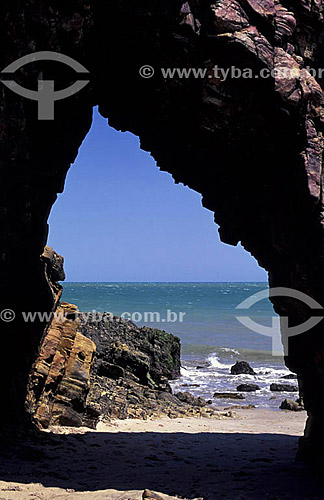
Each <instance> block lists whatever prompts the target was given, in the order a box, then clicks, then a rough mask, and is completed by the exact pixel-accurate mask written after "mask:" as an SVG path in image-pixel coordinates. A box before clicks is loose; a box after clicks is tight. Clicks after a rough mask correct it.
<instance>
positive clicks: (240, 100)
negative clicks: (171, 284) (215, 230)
mask: <svg viewBox="0 0 324 500" xmlns="http://www.w3.org/2000/svg"><path fill="white" fill-rule="evenodd" d="M323 11H324V5H323V3H322V2H321V1H316V2H314V1H313V0H294V1H290V0H285V1H284V0H282V1H279V0H216V1H208V0H192V1H188V2H184V1H176V0H163V1H159V0H156V1H152V0H138V1H136V2H134V1H129V0H113V1H110V2H104V1H102V2H100V1H97V2H90V1H89V2H87V1H82V0H81V1H80V0H78V1H76V0H74V1H73V0H71V1H70V2H61V1H51V0H49V1H48V2H46V3H44V2H40V1H33V0H31V1H30V2H28V3H23V2H18V1H16V0H15V1H13V0H10V2H9V0H4V1H3V2H2V3H1V6H0V14H1V16H0V19H1V21H0V22H1V30H0V33H1V42H2V43H1V44H0V53H1V68H2V67H3V68H4V67H6V66H7V65H8V64H9V63H11V62H13V61H14V60H16V59H17V58H19V57H21V56H23V55H25V54H26V53H30V52H35V51H41V50H51V51H57V52H61V53H63V54H66V55H68V56H71V57H73V58H75V59H76V60H77V61H79V62H80V63H82V64H83V65H84V66H85V67H86V68H87V69H88V70H89V71H90V72H91V83H90V84H89V85H88V86H87V87H86V88H85V89H84V90H83V91H81V92H79V93H78V94H76V95H75V96H73V97H71V98H69V99H66V100H64V101H59V102H56V103H55V120H54V121H48V122H44V121H38V120H37V104H36V103H35V102H31V101H28V100H26V99H24V98H22V97H19V96H18V95H16V94H14V93H13V92H11V91H10V90H9V89H7V88H6V87H5V86H3V85H1V86H0V92H1V94H0V98H1V118H0V119H1V164H0V168H1V170H0V175H1V182H0V219H1V226H0V241H1V252H0V255H1V261H0V276H1V297H2V298H1V307H0V309H5V308H9V309H12V310H15V311H17V315H16V320H15V321H13V322H11V323H3V322H2V324H1V329H2V338H1V342H2V352H6V353H10V354H11V355H9V356H6V359H8V362H9V361H10V363H11V366H12V359H13V358H14V359H15V362H14V368H11V369H9V368H8V366H6V363H3V364H2V365H1V368H0V371H1V372H0V380H1V382H0V384H1V387H0V388H1V394H2V395H3V396H2V397H3V398H4V400H5V401H6V402H7V405H6V406H4V407H5V408H6V410H4V411H3V412H2V414H1V418H2V419H8V418H9V419H12V417H13V416H14V417H19V418H20V417H21V415H22V414H23V401H24V394H25V387H26V379H27V376H28V372H29V369H30V366H31V364H32V363H33V361H34V359H35V355H36V353H37V349H38V346H39V343H40V339H41V338H42V335H43V332H44V327H45V326H46V325H44V322H41V321H38V322H35V323H33V324H32V325H31V324H26V323H25V322H24V321H23V320H22V318H21V315H20V312H21V311H38V310H41V311H43V310H46V311H50V310H52V309H53V308H54V307H55V300H54V298H53V293H52V291H51V289H50V287H49V284H48V280H47V279H46V276H45V269H44V260H42V259H40V257H39V256H40V255H41V254H42V252H43V249H44V245H45V244H46V239H47V218H48V214H49V212H50V209H51V206H52V204H53V203H54V201H55V199H56V195H57V193H58V192H62V190H63V188H64V180H65V175H66V172H67V170H68V168H69V166H70V164H71V162H73V161H74V159H75V157H76V155H77V152H78V148H79V146H80V144H81V142H82V140H83V139H84V137H85V135H86V133H87V131H88V130H89V128H90V125H91V112H92V106H93V105H96V104H98V105H99V110H100V113H101V114H102V115H103V116H104V117H107V118H109V123H110V125H111V126H113V127H115V128H116V129H118V130H123V131H125V130H128V131H131V132H133V133H134V134H136V135H138V136H139V137H140V139H141V146H142V148H143V149H145V150H147V151H150V152H151V154H152V156H153V157H154V158H155V160H156V161H157V164H158V166H159V167H160V168H161V169H162V170H166V171H168V172H170V173H171V174H172V175H173V177H174V179H175V181H176V182H183V183H184V184H186V185H188V186H189V187H191V188H192V189H195V190H196V191H198V192H199V193H201V194H202V196H203V204H204V206H205V207H207V208H209V209H210V210H212V211H214V213H215V220H216V222H217V223H218V224H219V225H220V237H221V239H222V241H224V242H226V243H229V244H233V245H236V244H237V243H238V242H241V243H242V244H243V246H244V247H245V248H246V249H247V250H248V251H249V252H251V253H252V254H253V255H254V256H255V257H256V258H257V260H258V262H259V263H260V265H261V266H263V267H264V268H265V269H267V270H268V271H269V276H270V284H271V285H272V286H287V287H292V288H296V289H297V290H301V291H303V292H306V293H307V294H309V295H310V296H312V297H313V298H315V299H316V300H317V301H318V302H320V303H324V293H323V228H322V220H323V199H322V198H323V189H322V153H323V93H322V82H323V78H322V74H321V73H315V74H314V73H313V71H312V70H315V72H316V71H317V70H318V69H320V68H321V67H322V66H323V47H322V40H323ZM144 65H150V66H152V67H153V68H154V70H155V75H154V76H153V77H152V78H142V77H141V76H140V73H139V69H140V68H141V67H142V66H144ZM215 66H216V67H217V68H222V69H224V70H228V69H231V67H232V66H234V67H236V68H240V69H241V70H244V69H246V68H248V69H249V70H251V71H252V73H253V77H250V78H233V77H232V78H223V77H222V76H220V75H219V73H217V72H216V73H215V71H214V68H215ZM161 68H164V69H165V68H171V69H172V68H205V69H206V68H207V71H206V73H205V75H204V77H200V78H193V77H192V76H191V77H190V78H181V77H180V76H179V74H178V75H176V76H174V77H173V78H168V77H166V75H165V74H163V73H162V71H161ZM40 70H43V74H47V75H48V76H49V77H51V79H53V73H49V72H50V71H53V70H52V69H48V68H47V67H46V68H45V67H42V64H41V63H38V65H31V66H30V70H29V71H27V70H26V68H24V72H23V73H21V74H20V76H19V79H20V81H21V83H23V84H24V85H25V86H28V85H29V87H30V88H36V80H37V78H38V75H39V72H40ZM261 70H264V71H268V72H272V75H273V76H272V77H269V78H262V77H260V71H261ZM275 70H276V71H275ZM255 76H258V78H255ZM73 78H74V77H73V76H72V75H71V74H70V73H69V72H68V71H67V70H66V68H65V67H63V66H62V65H58V66H57V70H56V72H55V80H56V85H57V86H58V87H61V88H62V87H65V86H66V85H67V84H69V83H71V81H72V80H73ZM73 81H74V80H73ZM89 182H91V170H89ZM275 307H276V310H277V311H278V312H279V313H280V314H285V315H288V316H289V318H290V321H291V324H298V323H299V322H302V321H304V319H305V318H307V316H308V314H309V313H308V311H307V310H306V309H303V306H302V305H301V304H297V303H296V302H295V301H290V300H287V299H280V298H278V299H276V301H275ZM323 360H324V340H323V335H322V326H321V324H320V325H319V326H318V327H317V328H314V329H313V330H311V331H308V332H307V333H305V334H303V335H300V336H298V337H295V338H292V339H290V345H289V355H288V357H287V364H288V366H289V367H290V368H291V369H292V370H294V371H296V372H297V373H298V376H299V383H300V388H301V391H302V393H303V396H304V399H305V405H306V408H307V409H308V411H309V413H310V414H311V417H312V418H311V421H312V422H313V424H312V425H309V428H308V431H307V432H308V434H307V436H308V438H307V439H308V440H306V441H304V444H305V446H308V445H310V446H311V444H312V433H313V429H314V432H315V435H316V437H317V438H318V437H319V434H321V433H323V428H322V425H321V424H317V422H318V420H319V418H320V416H321V415H322V412H323V405H324V403H323V401H324V398H322V397H319V394H321V393H323V392H324V361H323ZM317 440H318V439H317ZM315 441H316V439H315Z"/></svg>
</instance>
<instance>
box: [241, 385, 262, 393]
mask: <svg viewBox="0 0 324 500" xmlns="http://www.w3.org/2000/svg"><path fill="white" fill-rule="evenodd" d="M260 389H261V387H259V386H258V385H256V384H240V385H238V386H237V387H236V390H237V391H239V392H255V391H259V390H260Z"/></svg>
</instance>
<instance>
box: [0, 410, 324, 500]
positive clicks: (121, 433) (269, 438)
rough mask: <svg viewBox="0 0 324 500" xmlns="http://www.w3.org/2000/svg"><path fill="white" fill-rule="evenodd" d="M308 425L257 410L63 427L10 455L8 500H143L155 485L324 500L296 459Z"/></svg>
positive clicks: (218, 495)
mask: <svg viewBox="0 0 324 500" xmlns="http://www.w3.org/2000/svg"><path fill="white" fill-rule="evenodd" d="M305 418H306V413H305V412H300V413H293V412H285V411H277V412H276V411H269V410H257V409H256V410H238V411H237V418H235V419H231V418H227V419H222V420H217V419H202V418H201V419H196V418H190V419H189V418H186V419H176V420H170V419H168V418H164V419H161V420H153V421H139V420H124V421H116V422H114V423H112V424H102V423H101V424H99V426H98V429H97V430H96V431H89V430H88V429H77V430H72V431H71V429H67V428H60V429H54V434H53V433H49V432H44V433H42V436H41V437H42V439H41V440H40V439H39V438H38V439H35V438H31V439H30V441H29V442H25V443H24V444H20V445H19V446H18V445H15V446H13V447H12V448H11V449H10V450H8V452H7V453H6V455H5V456H4V457H2V459H1V462H2V463H1V476H0V478H1V481H0V500H3V499H5V500H17V499H32V498H40V499H44V500H47V499H55V500H56V499H62V500H63V499H68V500H74V499H79V498H80V499H88V498H89V500H97V499H98V500H102V499H106V500H117V499H118V500H121V499H132V500H133V499H136V500H137V499H140V498H142V492H143V490H144V489H145V488H149V489H151V490H153V491H155V492H162V493H163V494H168V495H171V496H172V495H175V494H177V495H179V496H181V497H185V498H197V497H203V498H204V500H218V499H222V500H240V499H244V500H245V499H249V500H261V499H267V500H277V499H280V500H283V499H285V500H294V499H300V500H301V499H303V500H306V499H307V500H313V499H323V497H324V494H323V491H324V489H323V487H322V486H321V484H319V479H318V478H316V477H315V475H314V474H312V473H311V472H309V471H308V470H307V469H306V468H305V466H304V465H303V464H300V463H297V462H296V461H295V460H294V457H295V453H296V450H297V441H298V437H299V436H301V435H302V433H303V428H304V423H305ZM163 498H168V497H164V496H163Z"/></svg>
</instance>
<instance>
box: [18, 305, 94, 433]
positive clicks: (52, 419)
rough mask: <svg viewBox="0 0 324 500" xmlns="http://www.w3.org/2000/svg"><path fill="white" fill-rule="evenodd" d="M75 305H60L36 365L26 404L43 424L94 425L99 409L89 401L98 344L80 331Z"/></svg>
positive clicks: (37, 420) (35, 418) (45, 425)
mask: <svg viewBox="0 0 324 500" xmlns="http://www.w3.org/2000/svg"><path fill="white" fill-rule="evenodd" d="M77 313H78V310H77V307H76V306H73V305H72V304H67V303H65V302H63V303H62V304H61V305H60V306H59V307H58V309H57V311H56V313H55V316H54V319H53V321H52V324H51V326H50V328H49V329H48V331H47V333H46V335H45V338H44V340H43V343H42V345H41V349H40V353H39V356H38V358H37V360H36V363H35V365H34V367H33V370H32V373H31V376H30V382H29V391H28V395H27V400H26V405H27V408H28V410H29V412H30V413H31V414H32V415H33V419H34V421H35V422H36V423H37V425H39V426H40V427H44V428H47V427H48V426H49V425H65V426H73V427H78V426H81V425H85V426H89V427H93V428H95V426H96V423H97V421H98V417H99V413H97V412H96V411H95V410H94V409H93V408H91V406H89V405H87V403H86V399H87V395H88V392H89V389H90V369H91V366H92V363H93V359H94V355H95V350H96V347H95V344H94V343H93V342H92V341H91V340H90V339H88V338H86V337H85V336H84V335H82V334H81V333H80V332H79V328H80V320H79V318H78V314H77Z"/></svg>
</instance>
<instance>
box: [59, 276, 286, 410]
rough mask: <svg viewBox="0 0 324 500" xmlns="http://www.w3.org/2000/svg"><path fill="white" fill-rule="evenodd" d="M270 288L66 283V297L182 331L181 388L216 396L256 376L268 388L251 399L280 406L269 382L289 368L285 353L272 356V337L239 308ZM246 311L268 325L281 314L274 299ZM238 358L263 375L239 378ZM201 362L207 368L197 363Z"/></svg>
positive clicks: (139, 321) (141, 322) (140, 322)
mask: <svg viewBox="0 0 324 500" xmlns="http://www.w3.org/2000/svg"><path fill="white" fill-rule="evenodd" d="M267 288H268V285H267V283H65V284H64V292H63V300H66V301H67V302H71V303H74V304H76V305H77V306H78V307H79V309H80V310H81V311H83V312H89V311H97V312H104V311H108V312H110V313H113V314H115V315H117V316H120V315H122V314H123V313H128V315H127V319H128V318H129V317H130V315H132V318H133V321H134V322H136V323H137V324H138V325H144V324H146V325H147V326H150V327H153V328H159V329H162V330H166V331H167V332H170V333H173V334H175V335H177V336H179V337H180V339H181V345H182V364H183V370H182V378H181V379H180V380H179V381H177V382H176V383H174V384H173V385H174V387H175V388H177V389H179V388H181V387H188V390H190V391H191V392H193V393H196V394H200V395H204V396H206V397H211V395H212V393H213V392H215V391H216V390H235V387H236V386H235V384H236V382H237V383H242V382H244V381H245V382H249V381H250V382H251V379H253V382H254V383H257V384H258V385H260V387H261V386H262V391H258V393H257V394H250V395H248V396H247V398H246V403H254V404H257V405H258V406H267V407H278V401H276V400H270V397H271V395H272V394H271V393H270V392H269V390H268V388H269V385H270V383H271V382H278V378H280V376H282V375H284V374H286V373H288V370H287V369H286V368H285V367H284V365H283V359H282V357H278V356H272V353H271V347H272V345H271V338H269V337H266V336H263V335H260V334H257V333H254V332H252V331H250V330H248V329H247V328H246V327H244V326H243V325H242V324H241V323H239V321H238V320H237V319H236V316H237V315H238V311H237V310H236V309H235V308H236V306H237V305H239V304H240V303H241V302H242V301H243V300H244V299H246V298H248V297H249V296H251V295H253V294H255V293H257V292H260V291H263V290H265V289H267ZM168 310H169V311H172V312H173V313H176V314H177V315H178V319H179V314H180V313H182V315H183V321H179V320H176V321H174V319H175V315H174V314H173V316H172V315H171V316H170V317H171V319H172V320H173V321H169V322H168V321H166V319H167V317H168V316H167V314H168V313H167V311H168ZM145 313H159V314H160V321H148V319H149V320H151V319H156V316H154V318H151V317H150V316H148V314H146V318H145V319H146V321H144V314H145ZM246 314H248V315H249V316H250V317H251V318H252V319H253V320H255V321H257V322H258V323H261V324H263V325H267V326H270V325H271V321H272V317H273V316H274V315H275V313H274V311H273V308H272V305H271V303H270V301H269V300H262V301H260V302H258V303H257V304H255V305H254V306H253V308H251V310H250V311H248V313H246ZM141 315H142V316H143V318H142V319H141V318H140V316H141ZM244 315H245V314H244ZM134 318H135V320H134ZM237 359H238V360H243V359H244V360H247V361H248V362H250V363H251V365H252V366H253V367H254V368H255V370H256V371H258V377H257V378H256V377H251V376H243V375H241V376H238V377H234V378H233V376H231V375H230V374H229V368H230V366H231V365H232V364H233V363H235V361H236V360H237ZM198 365H199V366H203V368H199V369H197V366H198ZM293 382H294V381H293ZM183 384H187V385H183ZM193 384H194V385H193ZM190 386H191V387H190ZM196 386H198V387H196ZM181 390H185V389H181ZM290 397H291V395H290ZM281 399H283V398H281Z"/></svg>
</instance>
